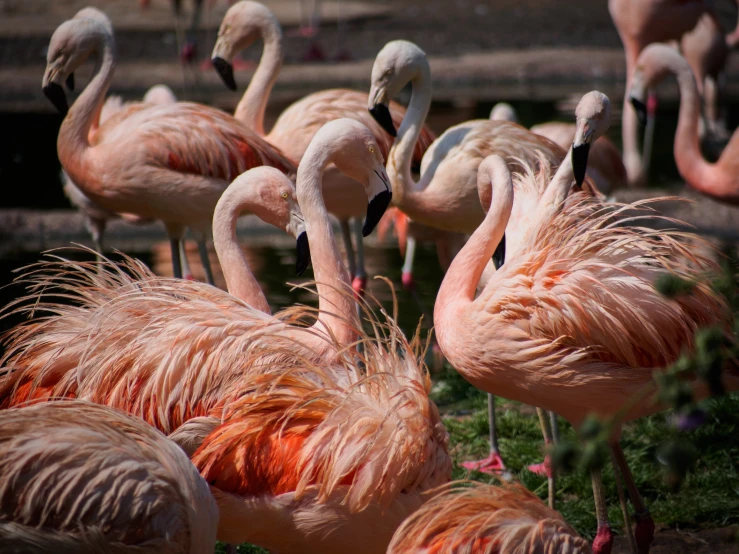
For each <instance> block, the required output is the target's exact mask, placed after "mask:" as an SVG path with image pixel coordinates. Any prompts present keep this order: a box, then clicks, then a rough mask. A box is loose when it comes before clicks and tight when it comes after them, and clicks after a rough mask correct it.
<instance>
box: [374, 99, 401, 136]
mask: <svg viewBox="0 0 739 554" xmlns="http://www.w3.org/2000/svg"><path fill="white" fill-rule="evenodd" d="M369 113H370V114H371V115H372V117H373V118H374V119H375V121H377V123H379V124H380V127H382V128H383V129H385V131H387V133H388V134H389V135H390V136H391V137H395V136H397V135H398V132H397V131H396V130H395V125H393V118H392V116H391V115H390V109H389V108H388V107H387V106H386V105H385V104H375V105H374V106H372V107H371V108H370V109H369Z"/></svg>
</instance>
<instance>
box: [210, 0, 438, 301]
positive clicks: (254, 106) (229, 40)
mask: <svg viewBox="0 0 739 554" xmlns="http://www.w3.org/2000/svg"><path fill="white" fill-rule="evenodd" d="M258 38H261V39H262V41H263V42H264V51H263V53H262V57H261V59H260V61H259V66H258V67H257V69H256V72H255V73H254V75H253V77H252V79H251V81H250V82H249V86H248V87H247V89H246V91H245V92H244V95H243V96H242V98H241V100H240V101H239V104H238V106H237V107H236V111H235V113H234V117H235V118H236V119H238V120H239V121H241V122H242V123H243V124H244V125H246V126H247V127H249V128H250V129H252V130H254V131H255V132H256V133H258V134H259V135H260V136H263V137H264V138H265V139H266V140H267V142H269V143H270V144H273V145H275V146H276V147H277V148H279V149H280V150H282V151H283V152H284V153H285V154H286V155H287V157H288V158H290V159H292V160H295V161H296V162H299V161H300V160H301V159H302V157H303V155H304V154H305V151H306V149H307V148H308V145H309V144H310V141H311V139H312V138H313V136H314V135H315V134H316V132H317V131H318V130H319V129H320V128H321V126H322V125H323V124H324V123H327V122H328V121H332V120H334V119H338V118H341V117H348V118H351V119H355V120H357V121H359V122H360V123H362V124H363V125H365V126H366V127H367V128H368V129H369V130H370V131H372V133H373V134H374V137H375V141H376V142H377V144H378V145H379V147H380V152H381V153H382V155H383V157H384V158H387V154H388V152H389V150H390V146H391V144H392V137H391V136H389V135H388V134H387V133H386V132H385V131H384V130H383V129H382V127H381V126H380V125H379V124H378V123H377V122H376V121H375V120H374V119H373V118H372V117H371V116H370V115H369V114H368V113H367V110H366V106H367V95H366V94H364V93H362V92H359V91H354V90H347V89H329V90H323V91H320V92H316V93H313V94H309V95H308V96H306V97H304V98H302V99H301V100H298V101H297V102H295V103H293V104H291V105H290V106H288V107H287V108H286V109H285V111H283V112H282V114H281V115H280V117H279V118H278V119H277V121H276V122H275V124H274V126H273V127H272V130H271V131H270V132H269V134H266V133H265V130H264V114H265V111H266V108H267V102H268V101H269V95H270V92H271V91H272V86H273V85H274V83H275V81H276V80H277V76H278V74H279V72H280V68H281V67H282V60H283V52H282V29H281V27H280V24H279V22H278V21H277V18H276V17H275V16H274V14H273V13H272V12H271V11H270V10H269V9H268V8H267V7H266V6H264V5H263V4H260V3H259V2H252V1H249V0H242V1H241V2H237V3H235V4H234V5H233V6H231V8H229V10H228V11H227V12H226V15H225V16H224V18H223V21H222V22H221V27H220V29H219V31H218V40H217V42H216V44H215V46H214V48H213V65H214V67H215V68H216V69H217V70H218V73H219V75H220V76H221V78H222V79H223V81H224V83H225V84H226V85H227V86H228V87H229V88H230V89H231V90H236V81H235V80H234V74H233V65H232V63H233V59H234V57H235V56H236V54H238V52H239V51H240V50H243V49H245V48H247V47H248V46H249V45H251V44H252V43H253V42H254V41H255V40H257V39H258ZM391 115H392V117H393V120H394V121H395V122H396V123H397V124H399V123H400V121H402V119H403V116H404V115H405V109H404V108H403V107H402V106H400V105H399V104H397V103H395V102H393V103H392V105H391ZM434 138H435V135H434V134H433V133H432V132H431V130H429V129H428V127H426V126H424V127H423V129H422V131H421V133H420V135H419V138H418V141H417V143H416V147H415V149H414V155H413V160H414V162H415V163H416V165H419V164H420V162H421V157H422V156H423V153H424V152H425V151H426V148H428V145H429V144H431V142H432V141H433V140H434ZM323 196H324V200H325V202H326V207H327V208H328V211H329V213H331V214H333V215H334V216H336V217H337V218H338V219H339V222H340V224H341V233H342V237H343V239H344V246H345V248H346V251H347V258H348V261H349V272H350V273H351V275H352V278H353V283H352V286H353V288H354V290H355V291H356V292H357V293H359V294H361V291H363V290H364V287H365V285H366V282H367V273H366V271H365V268H364V248H363V245H362V235H363V234H364V236H366V230H365V232H364V233H362V232H361V227H360V225H356V226H355V228H354V235H355V240H356V245H357V247H356V258H355V255H354V247H353V245H352V236H351V235H352V230H351V227H350V220H351V219H354V220H355V221H357V218H361V217H362V216H363V215H364V210H365V206H366V203H365V201H366V199H365V193H364V191H363V190H362V188H361V187H360V185H359V184H358V183H356V182H354V181H353V180H351V179H348V178H347V177H346V176H345V175H344V174H342V173H341V172H340V171H337V170H336V168H333V167H332V168H329V169H328V171H327V172H326V174H325V176H324V181H323ZM357 223H359V222H358V221H357Z"/></svg>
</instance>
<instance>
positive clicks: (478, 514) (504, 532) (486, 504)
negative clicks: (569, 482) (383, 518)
mask: <svg viewBox="0 0 739 554" xmlns="http://www.w3.org/2000/svg"><path fill="white" fill-rule="evenodd" d="M462 485H466V483H459V486H456V487H455V486H447V487H440V489H441V490H440V492H438V493H437V494H436V495H435V496H434V497H433V498H432V499H431V500H429V501H428V502H426V503H425V504H424V505H423V506H421V507H420V508H419V509H418V510H417V511H416V512H414V513H413V514H412V515H411V516H410V517H409V518H408V519H406V520H405V521H404V522H403V525H401V526H400V527H399V528H398V530H397V531H396V532H395V535H394V536H393V541H392V542H391V543H390V546H389V547H388V550H387V554H426V553H431V552H433V553H438V554H452V553H454V552H470V553H480V554H482V553H486V554H494V553H498V552H499V553H501V554H502V553H504V552H505V553H511V554H514V553H515V554H538V553H544V552H546V553H547V554H590V545H589V544H588V542H587V541H586V540H585V539H583V538H581V537H580V536H578V534H577V533H576V532H575V531H574V530H573V529H572V528H571V527H570V526H569V525H567V523H566V522H565V520H564V519H563V518H562V516H561V515H560V514H558V513H557V512H555V511H554V510H552V509H550V508H548V507H547V506H545V505H544V504H543V503H542V501H541V500H539V498H538V497H537V496H536V495H534V494H532V493H531V492H529V491H528V490H526V488H524V487H523V486H521V485H517V486H513V485H509V486H493V485H483V484H482V483H470V484H469V485H468V486H462Z"/></svg>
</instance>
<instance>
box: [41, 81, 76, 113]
mask: <svg viewBox="0 0 739 554" xmlns="http://www.w3.org/2000/svg"><path fill="white" fill-rule="evenodd" d="M41 90H42V91H43V92H44V96H46V98H48V99H49V101H50V102H51V103H52V104H54V107H55V108H56V109H57V110H58V111H59V113H60V114H62V115H67V112H68V111H69V105H68V104H67V96H66V94H64V89H63V88H62V87H61V86H60V85H57V84H56V83H53V82H50V83H49V84H47V85H45V86H44V87H43V88H42V89H41Z"/></svg>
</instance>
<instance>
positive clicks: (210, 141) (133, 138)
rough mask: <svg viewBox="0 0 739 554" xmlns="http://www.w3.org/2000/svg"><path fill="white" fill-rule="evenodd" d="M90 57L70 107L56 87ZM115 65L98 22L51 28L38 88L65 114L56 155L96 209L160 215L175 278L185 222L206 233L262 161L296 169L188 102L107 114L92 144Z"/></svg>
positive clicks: (218, 115) (219, 116)
mask: <svg viewBox="0 0 739 554" xmlns="http://www.w3.org/2000/svg"><path fill="white" fill-rule="evenodd" d="M91 55H94V56H95V57H96V58H97V62H98V63H97V65H96V68H95V74H94V76H93V78H92V79H91V81H90V83H89V84H88V85H87V87H86V88H85V90H84V91H83V92H82V93H81V94H80V96H79V98H78V99H77V101H76V102H75V103H74V104H73V105H72V108H71V109H70V110H69V113H67V110H68V109H67V101H66V97H65V95H64V90H63V89H62V87H61V85H60V83H63V82H64V80H65V79H66V77H67V75H70V74H72V73H73V72H74V71H75V69H77V68H78V67H79V66H80V65H81V64H82V63H83V62H84V61H85V60H86V59H87V58H88V57H90V56H91ZM113 67H114V54H113V37H112V36H111V35H110V34H109V33H108V32H107V31H106V29H105V25H104V24H103V23H101V22H100V21H96V20H94V19H87V18H77V19H70V20H68V21H66V22H65V23H63V24H62V25H61V26H60V27H59V28H58V29H57V30H56V31H55V32H54V35H53V36H52V38H51V42H50V45H49V50H48V55H47V67H46V71H45V73H44V79H43V90H44V93H45V94H46V96H47V97H48V98H49V99H50V100H51V102H52V103H53V104H54V105H55V106H56V107H57V109H59V110H60V111H61V112H62V113H65V114H66V117H65V118H64V121H63V123H62V126H61V128H60V130H59V137H58V140H57V150H58V154H59V159H60V161H61V163H62V166H63V167H64V170H65V172H66V173H67V174H68V175H69V176H70V178H71V179H72V180H73V181H74V182H75V183H76V184H77V186H78V187H79V188H80V190H81V191H82V192H83V193H84V194H85V196H87V197H88V198H89V199H90V200H92V201H93V202H95V203H96V204H97V205H99V206H100V207H102V208H104V209H107V210H110V211H112V212H117V213H122V212H123V213H132V214H136V215H138V216H140V217H144V218H152V219H160V220H162V221H163V222H164V224H165V227H166V228H167V232H168V234H169V236H170V243H171V248H172V261H173V266H174V267H173V269H174V275H175V277H181V276H182V270H181V264H180V256H179V243H180V240H181V236H182V233H183V231H184V228H185V227H191V228H192V229H193V230H194V231H195V232H196V233H199V234H201V235H205V233H206V232H207V230H208V228H209V226H210V222H211V220H212V217H213V208H214V207H215V204H216V202H217V201H218V198H219V197H220V195H221V193H222V192H223V190H225V188H226V187H227V186H228V183H229V182H230V181H231V180H233V179H234V178H235V177H236V176H237V175H239V174H240V173H243V172H244V171H246V170H247V169H249V168H251V167H255V166H258V165H265V164H266V165H272V166H275V167H278V168H280V169H282V170H284V171H294V166H293V165H292V163H291V162H290V161H289V160H287V159H286V158H285V157H284V156H283V155H282V154H281V153H280V152H278V151H277V150H275V149H274V148H272V147H271V146H269V145H268V144H267V143H265V142H264V141H263V140H262V139H260V138H259V137H258V136H256V135H255V134H254V133H252V132H250V131H248V130H247V129H244V128H243V127H242V126H241V125H240V124H239V123H238V122H236V121H235V120H234V119H233V118H231V117H230V116H227V115H226V114H224V113H223V112H220V111H218V110H216V109H213V108H209V107H207V106H203V105H200V104H192V103H187V102H178V103H176V104H171V105H163V106H147V107H145V108H142V109H139V110H137V111H135V113H131V114H129V115H128V116H127V117H125V119H123V120H121V121H119V120H117V119H116V118H115V117H113V118H111V120H109V121H108V122H107V123H106V124H104V125H102V126H101V127H100V128H99V129H98V131H97V132H96V133H95V137H94V139H93V141H90V138H89V132H90V128H91V125H92V123H93V121H94V120H95V118H96V114H97V113H98V112H99V110H100V107H101V106H102V103H103V98H104V97H105V93H106V92H107V90H108V87H109V85H110V81H111V78H112V75H113ZM201 254H202V252H201ZM206 254H207V253H206ZM206 263H208V262H207V258H206V259H204V260H203V264H204V265H205V264H206Z"/></svg>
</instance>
